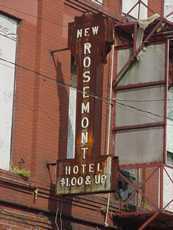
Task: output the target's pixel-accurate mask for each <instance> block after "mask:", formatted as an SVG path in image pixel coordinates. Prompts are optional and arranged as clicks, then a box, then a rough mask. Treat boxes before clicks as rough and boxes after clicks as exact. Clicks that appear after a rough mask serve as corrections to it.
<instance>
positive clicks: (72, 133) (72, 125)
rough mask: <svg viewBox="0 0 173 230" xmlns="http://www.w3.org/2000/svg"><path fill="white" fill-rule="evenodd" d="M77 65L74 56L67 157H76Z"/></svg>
mask: <svg viewBox="0 0 173 230" xmlns="http://www.w3.org/2000/svg"><path fill="white" fill-rule="evenodd" d="M76 87H77V66H76V63H75V61H74V58H73V56H72V57H71V87H70V92H69V108H68V138H67V158H68V159H71V158H74V157H75V155H74V154H75V140H76V98H77V89H76Z"/></svg>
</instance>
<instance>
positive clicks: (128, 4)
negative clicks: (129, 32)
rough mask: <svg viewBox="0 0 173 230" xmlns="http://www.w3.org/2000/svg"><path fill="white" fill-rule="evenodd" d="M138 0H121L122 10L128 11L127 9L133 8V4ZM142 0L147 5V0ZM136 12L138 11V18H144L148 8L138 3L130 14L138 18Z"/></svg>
mask: <svg viewBox="0 0 173 230" xmlns="http://www.w3.org/2000/svg"><path fill="white" fill-rule="evenodd" d="M137 2H138V0H122V12H123V13H128V12H129V10H131V9H132V8H133V6H134V5H135V4H136V3H137ZM143 2H144V3H145V4H146V5H148V0H143ZM138 12H139V18H140V19H146V18H147V16H148V15H147V14H148V10H147V8H146V7H145V6H144V5H143V4H140V5H139V4H138V5H137V6H136V7H135V8H134V9H133V10H132V11H131V12H130V15H131V16H132V17H134V18H138Z"/></svg>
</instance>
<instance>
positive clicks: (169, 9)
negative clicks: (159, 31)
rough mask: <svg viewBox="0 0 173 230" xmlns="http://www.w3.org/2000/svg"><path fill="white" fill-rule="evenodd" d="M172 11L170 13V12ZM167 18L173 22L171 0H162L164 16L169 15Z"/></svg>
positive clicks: (172, 3)
mask: <svg viewBox="0 0 173 230" xmlns="http://www.w3.org/2000/svg"><path fill="white" fill-rule="evenodd" d="M171 13H172V14H171ZM169 14H170V16H169V17H167V18H168V20H169V21H172V22H173V1H172V0H164V16H165V17H166V16H167V15H169Z"/></svg>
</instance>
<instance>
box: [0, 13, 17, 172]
mask: <svg viewBox="0 0 173 230" xmlns="http://www.w3.org/2000/svg"><path fill="white" fill-rule="evenodd" d="M16 31H17V21H16V20H15V19H12V18H9V17H8V16H5V15H3V14H0V168H1V169H5V170H8V169H9V167H10V151H11V129H12V115H13V94H14V79H15V65H14V64H12V63H14V62H15V54H16Z"/></svg>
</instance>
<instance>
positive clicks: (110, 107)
mask: <svg viewBox="0 0 173 230" xmlns="http://www.w3.org/2000/svg"><path fill="white" fill-rule="evenodd" d="M113 33H114V32H113ZM113 40H115V35H114V34H113ZM111 52H112V55H111V79H110V93H109V114H108V136H107V151H106V155H109V154H110V153H109V152H110V136H111V133H110V132H111V127H112V125H111V120H112V119H111V118H112V116H111V114H112V92H113V89H112V88H113V86H112V82H113V76H114V55H115V44H113V46H112V51H111ZM110 198H111V193H108V196H107V205H106V215H105V221H104V225H105V226H108V214H109V207H110Z"/></svg>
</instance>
